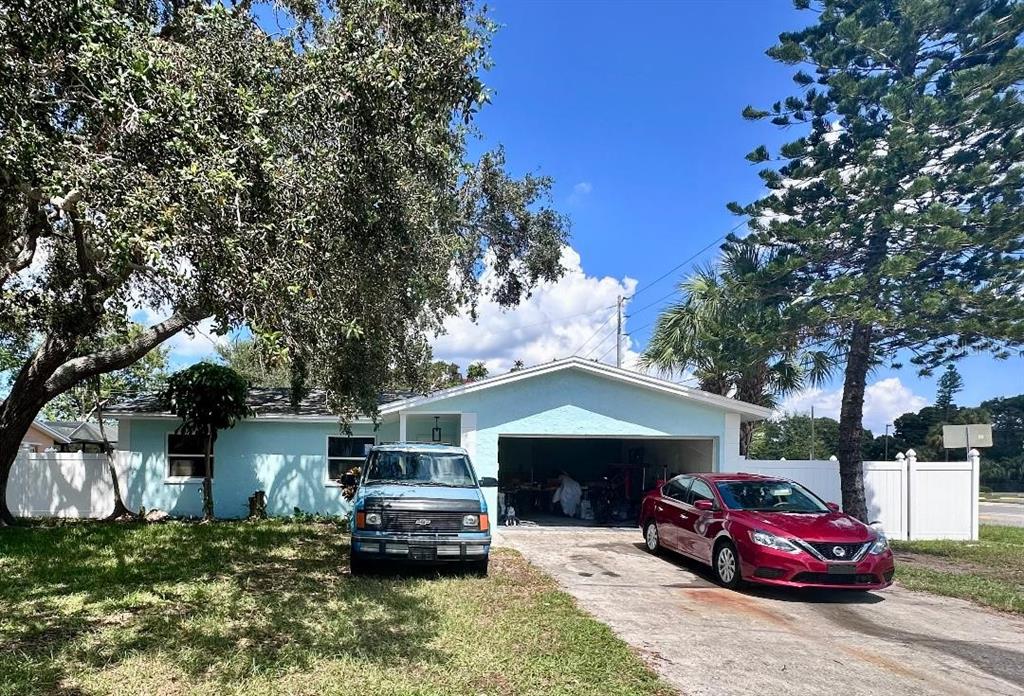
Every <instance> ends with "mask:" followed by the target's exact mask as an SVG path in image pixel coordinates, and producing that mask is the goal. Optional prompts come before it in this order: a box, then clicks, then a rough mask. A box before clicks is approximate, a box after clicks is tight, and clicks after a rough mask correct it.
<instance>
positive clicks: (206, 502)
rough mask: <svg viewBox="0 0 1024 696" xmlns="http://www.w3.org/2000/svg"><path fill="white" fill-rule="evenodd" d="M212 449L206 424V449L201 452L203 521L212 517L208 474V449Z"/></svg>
mask: <svg viewBox="0 0 1024 696" xmlns="http://www.w3.org/2000/svg"><path fill="white" fill-rule="evenodd" d="M212 449H213V431H212V430H211V429H210V426H206V451H205V452H203V461H204V463H205V464H206V471H204V472H203V521H204V522H209V521H211V520H212V519H213V481H212V479H211V476H210V474H212V473H213V472H212V471H210V450H212Z"/></svg>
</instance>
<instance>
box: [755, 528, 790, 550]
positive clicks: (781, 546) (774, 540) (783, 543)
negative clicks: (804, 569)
mask: <svg viewBox="0 0 1024 696" xmlns="http://www.w3.org/2000/svg"><path fill="white" fill-rule="evenodd" d="M750 540H751V541H753V542H754V543H755V544H757V545H758V546H767V547H768V548H770V549H775V550H776V551H785V552H786V553H800V549H799V548H797V546H796V545H795V544H793V542H791V541H789V540H788V539H783V538H782V537H778V536H775V535H774V534H769V533H768V532H762V531H760V530H755V531H752V532H751V533H750Z"/></svg>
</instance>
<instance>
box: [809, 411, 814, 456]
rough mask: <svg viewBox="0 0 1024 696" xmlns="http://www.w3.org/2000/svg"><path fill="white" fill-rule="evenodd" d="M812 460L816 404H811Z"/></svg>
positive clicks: (812, 454)
mask: <svg viewBox="0 0 1024 696" xmlns="http://www.w3.org/2000/svg"><path fill="white" fill-rule="evenodd" d="M809 458H810V460H811V461H812V462H813V461H814V406H811V456H810V457H809Z"/></svg>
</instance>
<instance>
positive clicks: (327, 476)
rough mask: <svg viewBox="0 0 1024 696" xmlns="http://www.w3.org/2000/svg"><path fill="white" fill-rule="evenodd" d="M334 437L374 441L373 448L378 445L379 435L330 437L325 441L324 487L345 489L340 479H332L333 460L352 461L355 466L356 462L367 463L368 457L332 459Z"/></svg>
mask: <svg viewBox="0 0 1024 696" xmlns="http://www.w3.org/2000/svg"><path fill="white" fill-rule="evenodd" d="M332 437H338V438H349V437H353V438H355V437H358V438H361V439H363V440H373V442H372V443H371V445H370V446H371V447H372V446H374V445H376V444H377V433H374V434H373V435H356V434H354V433H353V434H352V435H328V436H327V437H326V438H325V439H324V485H325V486H327V487H328V488H343V487H344V486H343V485H342V483H341V481H339V480H338V479H332V478H331V460H332V459H337V460H341V461H350V462H353V463H354V465H355V462H360V463H362V462H365V461H366V456H365V455H364V456H362V457H332V456H331V438H332ZM360 465H361V464H360ZM350 468H351V467H350Z"/></svg>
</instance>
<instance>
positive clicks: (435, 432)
mask: <svg viewBox="0 0 1024 696" xmlns="http://www.w3.org/2000/svg"><path fill="white" fill-rule="evenodd" d="M440 420H441V416H434V427H433V428H431V429H430V440H431V442H440V441H441V424H440V423H439V422H438V421H440Z"/></svg>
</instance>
